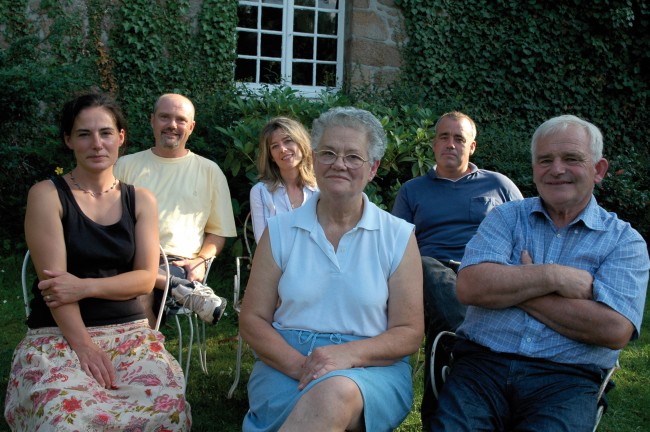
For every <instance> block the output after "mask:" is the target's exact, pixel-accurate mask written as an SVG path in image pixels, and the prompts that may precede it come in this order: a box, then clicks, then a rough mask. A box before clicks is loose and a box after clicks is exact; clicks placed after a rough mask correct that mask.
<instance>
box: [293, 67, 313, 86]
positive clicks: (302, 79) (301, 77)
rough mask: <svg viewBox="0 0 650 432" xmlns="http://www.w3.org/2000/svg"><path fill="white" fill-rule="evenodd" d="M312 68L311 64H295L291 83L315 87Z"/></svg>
mask: <svg viewBox="0 0 650 432" xmlns="http://www.w3.org/2000/svg"><path fill="white" fill-rule="evenodd" d="M312 68H313V65H312V64H311V63H294V64H293V74H292V77H291V83H292V84H295V85H308V86H310V85H313V70H312Z"/></svg>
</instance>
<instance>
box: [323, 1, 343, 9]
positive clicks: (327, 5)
mask: <svg viewBox="0 0 650 432" xmlns="http://www.w3.org/2000/svg"><path fill="white" fill-rule="evenodd" d="M318 7H319V8H320V9H338V8H339V2H338V0H318Z"/></svg>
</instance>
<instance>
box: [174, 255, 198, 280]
mask: <svg viewBox="0 0 650 432" xmlns="http://www.w3.org/2000/svg"><path fill="white" fill-rule="evenodd" d="M170 264H172V265H175V266H177V267H183V268H184V269H185V279H187V280H189V281H190V282H194V281H198V282H203V278H204V277H205V270H206V263H205V261H204V260H203V258H201V257H196V258H192V259H183V260H176V261H173V262H171V263H170Z"/></svg>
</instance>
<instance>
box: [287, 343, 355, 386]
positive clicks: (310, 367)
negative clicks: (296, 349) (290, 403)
mask: <svg viewBox="0 0 650 432" xmlns="http://www.w3.org/2000/svg"><path fill="white" fill-rule="evenodd" d="M352 367H354V364H353V361H352V355H351V353H350V352H349V350H348V349H347V347H346V344H343V345H328V346H324V347H320V348H316V349H315V350H314V351H313V352H312V353H311V354H310V355H308V356H307V357H306V359H305V363H304V364H303V366H302V376H301V377H300V382H299V383H298V390H302V389H303V388H305V387H306V386H307V384H309V383H310V382H311V381H313V380H315V379H318V378H320V377H322V376H323V375H325V374H327V373H328V372H331V371H333V370H341V369H350V368H352Z"/></svg>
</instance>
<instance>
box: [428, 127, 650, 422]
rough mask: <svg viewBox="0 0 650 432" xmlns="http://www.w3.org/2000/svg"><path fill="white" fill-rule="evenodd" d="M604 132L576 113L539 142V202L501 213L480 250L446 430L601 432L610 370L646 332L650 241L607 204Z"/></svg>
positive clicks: (465, 281)
mask: <svg viewBox="0 0 650 432" xmlns="http://www.w3.org/2000/svg"><path fill="white" fill-rule="evenodd" d="M602 147H603V140H602V135H601V133H600V131H599V130H598V128H597V127H596V126H594V125H593V124H591V123H589V122H586V121H584V120H582V119H579V118H577V117H574V116H560V117H555V118H552V119H550V120H548V121H547V122H545V123H544V124H542V125H541V126H540V127H539V128H538V129H537V131H536V132H535V134H534V135H533V138H532V142H531V153H532V157H533V178H534V181H535V184H536V186H537V190H538V192H539V197H538V198H529V199H526V200H523V201H517V202H512V203H506V204H503V205H502V206H499V207H498V208H496V209H494V211H492V212H491V213H490V214H489V215H488V216H487V217H486V218H485V220H484V221H483V222H482V224H481V226H480V227H479V230H478V232H477V234H476V235H475V237H474V238H473V239H472V240H471V241H470V242H469V243H468V245H467V247H466V250H465V255H464V256H463V261H462V265H461V268H460V271H459V274H458V280H457V294H458V297H459V299H460V301H461V302H463V303H465V304H468V305H470V306H469V307H468V309H467V314H466V317H465V320H464V321H463V323H462V324H461V326H460V327H459V329H458V335H459V336H461V338H463V339H461V340H460V341H459V342H458V343H457V344H456V346H455V348H454V358H455V362H454V365H453V368H452V372H451V374H450V376H449V378H448V379H447V382H446V384H445V385H444V386H443V388H442V393H441V396H440V400H439V405H438V410H437V411H436V414H435V416H434V419H433V423H432V430H435V431H442V430H448V431H473V430H553V431H560V430H563V431H591V430H592V429H593V427H594V421H595V415H596V395H597V392H598V388H599V384H600V382H601V380H602V374H603V371H604V370H605V369H607V368H611V367H612V366H614V364H615V363H616V360H617V358H618V354H619V350H620V349H622V348H623V347H625V346H626V344H627V343H628V342H629V341H630V340H631V339H635V338H637V337H638V335H639V331H640V328H641V320H642V317H643V306H644V302H645V296H646V290H647V284H648V268H649V267H650V264H649V261H648V251H647V246H646V244H645V242H644V241H643V238H642V237H641V236H640V235H639V233H638V232H636V231H635V230H634V229H633V228H632V227H631V226H630V225H629V224H628V223H626V222H623V221H621V220H620V219H618V217H617V216H616V215H615V214H614V213H608V212H607V211H605V210H604V209H603V208H602V207H600V206H599V205H598V204H597V203H596V199H595V198H594V196H593V189H594V186H595V184H596V183H599V182H600V181H602V180H603V178H604V177H605V174H606V172H607V167H608V163H607V161H606V160H605V159H603V158H602Z"/></svg>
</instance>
